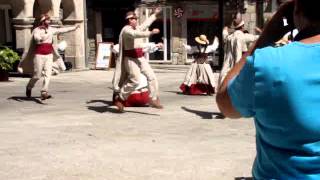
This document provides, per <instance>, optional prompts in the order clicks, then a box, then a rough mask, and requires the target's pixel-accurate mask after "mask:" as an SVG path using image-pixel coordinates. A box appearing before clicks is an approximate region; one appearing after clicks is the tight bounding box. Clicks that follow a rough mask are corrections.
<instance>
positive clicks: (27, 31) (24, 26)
mask: <svg viewBox="0 0 320 180" xmlns="http://www.w3.org/2000/svg"><path fill="white" fill-rule="evenodd" d="M33 23H34V18H14V19H13V24H14V25H13V27H14V28H15V31H16V48H17V49H18V48H23V49H25V48H27V47H28V46H29V43H30V39H31V29H32V27H33Z"/></svg>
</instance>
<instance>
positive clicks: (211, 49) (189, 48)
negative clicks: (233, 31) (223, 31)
mask: <svg viewBox="0 0 320 180" xmlns="http://www.w3.org/2000/svg"><path fill="white" fill-rule="evenodd" d="M218 47H219V40H218V38H217V37H215V38H214V40H213V43H212V44H211V45H208V46H207V48H206V52H205V53H212V52H214V51H215V50H217V48H218ZM184 48H185V49H186V50H187V53H188V54H193V53H196V52H198V51H199V49H198V47H196V46H190V45H186V44H184ZM203 51H204V49H203V48H202V49H201V52H203Z"/></svg>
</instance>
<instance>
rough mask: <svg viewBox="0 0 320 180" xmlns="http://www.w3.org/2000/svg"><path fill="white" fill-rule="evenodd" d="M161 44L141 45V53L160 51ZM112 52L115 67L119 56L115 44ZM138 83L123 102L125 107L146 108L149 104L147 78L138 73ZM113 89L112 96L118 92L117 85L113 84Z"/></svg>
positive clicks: (117, 47)
mask: <svg viewBox="0 0 320 180" xmlns="http://www.w3.org/2000/svg"><path fill="white" fill-rule="evenodd" d="M162 47H163V44H162V43H158V44H155V43H145V44H144V45H143V52H144V53H154V52H156V51H158V50H159V49H162ZM112 52H113V53H114V54H115V55H116V66H119V65H120V64H119V59H118V58H117V57H118V54H119V44H116V45H114V46H113V48H112ZM114 79H115V76H113V81H112V82H115V80H114ZM139 79H140V81H139V85H138V86H137V87H136V89H135V91H133V92H132V93H131V94H130V95H129V97H128V98H127V99H126V100H125V101H124V102H123V104H124V106H125V107H134V106H138V107H140V106H146V105H147V104H148V102H149V91H148V80H147V77H146V76H145V75H144V74H142V73H140V78H139ZM113 89H114V94H115V93H116V92H117V91H119V89H120V88H119V86H118V84H117V83H113ZM113 101H114V96H113Z"/></svg>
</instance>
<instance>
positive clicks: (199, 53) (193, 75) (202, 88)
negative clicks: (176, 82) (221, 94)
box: [180, 35, 219, 95]
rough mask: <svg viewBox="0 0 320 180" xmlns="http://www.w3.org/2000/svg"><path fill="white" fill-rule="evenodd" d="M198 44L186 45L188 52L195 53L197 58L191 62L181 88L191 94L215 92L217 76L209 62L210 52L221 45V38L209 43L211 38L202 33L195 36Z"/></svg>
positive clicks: (185, 92)
mask: <svg viewBox="0 0 320 180" xmlns="http://www.w3.org/2000/svg"><path fill="white" fill-rule="evenodd" d="M195 41H196V42H197V43H198V46H194V47H191V46H189V45H184V46H185V48H186V50H187V52H188V54H195V55H196V57H195V60H194V61H193V63H192V64H191V67H190V69H189V70H188V72H187V74H186V76H185V79H184V81H183V83H182V84H181V86H180V89H181V90H182V92H183V93H184V94H189V95H200V94H208V95H211V94H213V93H214V89H215V86H216V85H215V81H216V80H215V79H216V78H215V77H214V73H213V71H212V69H211V66H210V64H209V63H208V53H212V52H214V51H216V50H217V48H218V47H219V40H218V38H217V37H215V38H214V41H213V43H212V44H211V45H209V40H208V39H207V36H205V35H200V36H199V37H196V38H195Z"/></svg>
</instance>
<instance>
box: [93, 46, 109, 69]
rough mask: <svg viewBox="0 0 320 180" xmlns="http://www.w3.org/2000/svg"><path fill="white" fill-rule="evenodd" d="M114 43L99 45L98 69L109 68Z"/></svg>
mask: <svg viewBox="0 0 320 180" xmlns="http://www.w3.org/2000/svg"><path fill="white" fill-rule="evenodd" d="M112 44H113V43H99V44H98V51H97V55H96V69H105V68H109V63H110V59H111V55H112V53H111V46H112Z"/></svg>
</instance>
